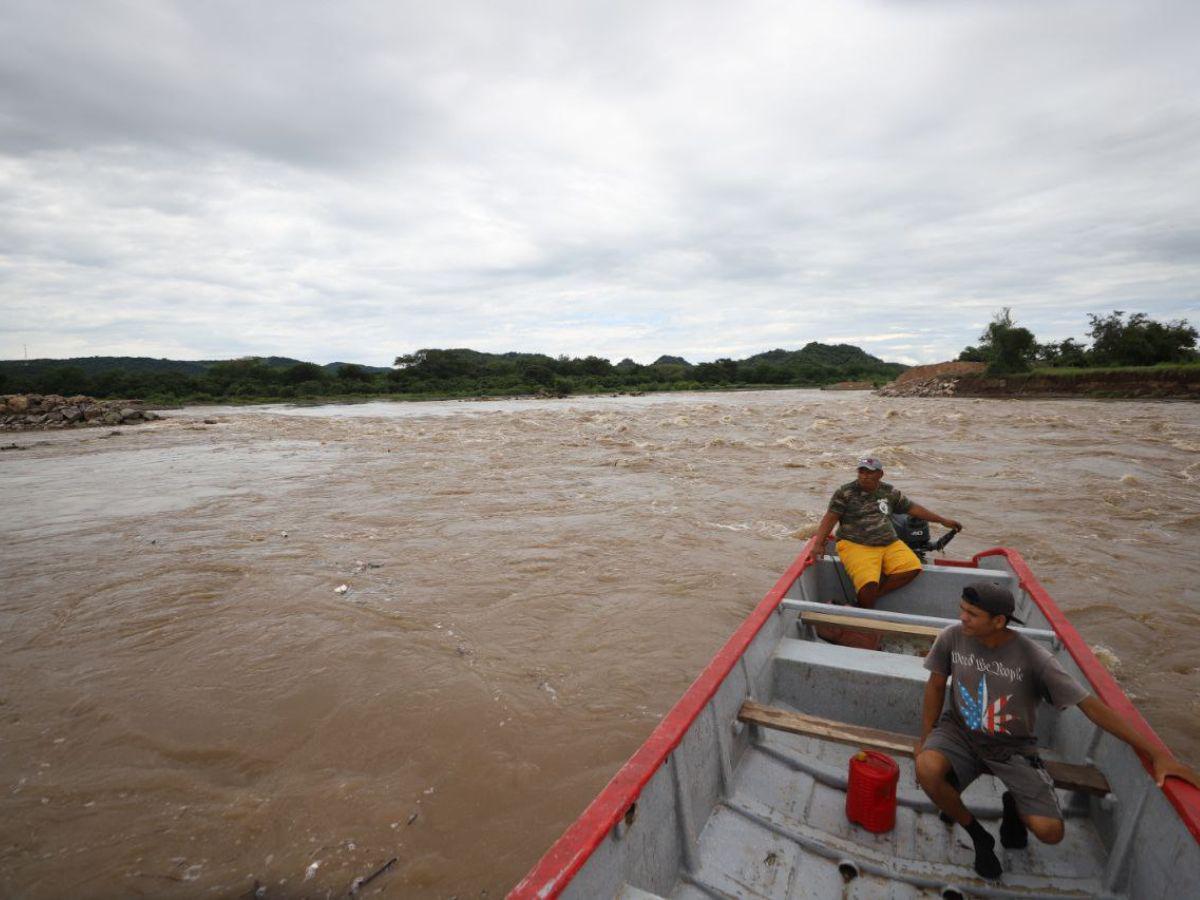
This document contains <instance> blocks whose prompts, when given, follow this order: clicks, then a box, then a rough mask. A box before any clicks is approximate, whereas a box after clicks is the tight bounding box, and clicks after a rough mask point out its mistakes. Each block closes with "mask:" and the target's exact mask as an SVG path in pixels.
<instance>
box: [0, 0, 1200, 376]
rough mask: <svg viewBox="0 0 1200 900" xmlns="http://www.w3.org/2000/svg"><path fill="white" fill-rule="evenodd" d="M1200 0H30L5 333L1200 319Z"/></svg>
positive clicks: (679, 332)
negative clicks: (1092, 316)
mask: <svg viewBox="0 0 1200 900" xmlns="http://www.w3.org/2000/svg"><path fill="white" fill-rule="evenodd" d="M1198 45H1200V4H1197V3H1195V2H1192V0H1185V2H1146V0H1139V2H1128V3H1104V2H1097V0H1091V2H1063V3H1055V2H1045V0H1039V2H995V3H983V2H962V0H957V2H945V3H943V2H934V0H927V2H917V0H910V2H862V0H858V2H855V0H828V2H805V3H794V2H772V3H764V2H742V3H738V4H731V3H725V2H722V3H703V2H679V3H669V2H647V0H642V2H629V3H621V2H613V0H606V2H596V3H568V2H544V3H520V2H479V3H453V2H448V3H442V4H430V3H402V2H386V3H385V2H371V3H368V2H346V0H340V2H336V3H334V2H326V3H315V2H282V0H280V2H251V3H247V2H245V0H241V2H203V3H197V2H178V3H168V2H160V3H151V2H138V0H128V2H102V0H89V2H78V3H73V2H59V0H30V2H22V0H6V2H5V3H4V4H3V5H0V47H3V50H2V51H0V307H2V312H3V320H2V321H3V325H2V326H0V357H2V358H20V357H21V355H22V354H23V353H24V352H25V346H26V345H28V353H29V356H30V357H31V358H32V357H65V356H84V355H147V356H167V357H173V358H226V357H231V356H242V355H249V354H255V355H268V354H280V355H287V356H293V357H298V358H303V359H309V360H313V361H316V362H329V361H332V360H353V361H357V362H364V363H372V364H376V365H386V364H390V363H391V361H392V359H393V358H394V357H395V356H396V355H398V354H400V353H407V352H411V351H413V350H415V349H417V348H420V347H452V346H454V347H472V348H475V349H479V350H488V351H506V350H524V351H540V352H546V353H551V354H559V353H566V354H570V355H585V354H591V353H595V354H598V355H601V356H606V357H609V358H610V359H613V360H614V361H616V360H617V359H620V358H621V357H625V356H631V357H633V358H634V359H637V360H639V361H642V362H649V361H651V360H653V359H654V358H655V357H657V356H658V355H659V354H662V353H670V354H678V355H683V356H685V357H687V358H688V359H690V360H692V361H694V362H696V361H702V360H708V359H714V358H717V357H720V356H733V357H744V356H746V355H749V354H751V353H755V352H760V351H763V350H768V349H771V348H774V347H785V348H789V349H794V348H797V347H800V346H802V345H803V344H804V343H806V342H808V341H810V340H819V341H825V342H848V343H853V344H858V345H860V346H862V347H863V348H865V349H867V350H868V351H869V352H871V353H874V354H876V355H878V356H882V357H883V358H885V359H889V360H899V361H903V362H909V363H914V362H933V361H937V360H941V359H948V358H953V357H954V356H956V355H957V353H958V351H959V350H960V349H961V348H962V347H963V346H964V345H965V344H968V343H972V342H974V341H975V339H976V337H977V336H978V334H979V332H980V330H981V329H982V328H983V327H984V325H985V324H986V323H987V321H988V320H989V319H990V317H991V315H992V313H994V312H995V311H996V310H998V309H1000V308H1001V307H1004V306H1010V307H1012V309H1013V311H1014V315H1015V317H1016V318H1017V320H1018V322H1020V323H1021V324H1024V325H1026V326H1028V327H1030V328H1031V329H1032V330H1033V331H1034V332H1035V333H1036V334H1037V336H1038V337H1039V339H1041V340H1050V339H1061V338H1063V337H1068V336H1075V337H1082V336H1084V334H1085V332H1086V330H1087V314H1088V313H1089V312H1096V313H1105V312H1107V311H1109V310H1112V309H1124V310H1139V311H1144V312H1147V313H1149V314H1151V315H1152V316H1155V317H1156V318H1162V319H1174V318H1188V319H1190V320H1191V321H1192V322H1193V324H1200V300H1198V296H1200V290H1198V287H1200V190H1198V189H1197V186H1198V184H1200V53H1197V51H1196V47H1197V46H1198Z"/></svg>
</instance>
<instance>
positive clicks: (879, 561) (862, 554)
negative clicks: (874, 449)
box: [810, 456, 962, 609]
mask: <svg viewBox="0 0 1200 900" xmlns="http://www.w3.org/2000/svg"><path fill="white" fill-rule="evenodd" d="M892 513H908V514H909V515H912V516H916V517H918V518H921V519H925V520H926V521H927V522H938V523H940V524H942V525H945V526H946V527H947V528H953V529H954V530H955V531H960V530H961V529H962V525H961V524H959V523H958V522H957V521H956V520H954V519H947V518H945V517H944V516H939V515H938V514H937V513H935V512H934V511H933V510H930V509H926V508H925V507H924V506H921V505H920V504H918V503H913V502H912V501H911V500H909V499H908V498H907V497H905V496H904V494H902V493H901V492H900V491H899V490H897V489H896V488H894V487H892V486H891V485H890V484H888V483H887V482H885V481H884V480H883V463H881V462H880V461H879V460H878V459H876V458H875V457H874V456H864V457H863V458H862V459H860V460H859V461H858V478H857V479H855V480H854V481H851V482H849V483H847V484H843V485H842V486H841V487H840V488H838V489H837V490H836V491H834V492H833V497H832V498H831V499H830V501H829V510H828V512H826V513H825V515H824V517H822V519H821V524H820V525H818V526H817V533H816V536H815V538H814V540H813V542H812V545H811V547H812V549H811V556H810V558H815V557H817V556H820V555H821V554H823V553H824V552H825V542H826V541H827V540H828V539H829V534H830V532H831V531H833V527H834V526H835V525H836V526H837V529H838V542H837V551H838V556H839V557H841V560H842V565H843V566H844V567H845V569H846V573H847V574H848V575H849V576H850V580H851V581H853V582H854V590H855V593H856V594H857V595H858V605H859V606H863V607H866V608H868V609H870V608H871V607H873V606H874V605H875V601H877V600H878V599H879V598H880V597H882V596H883V595H884V594H886V593H888V592H889V591H894V590H896V588H899V587H903V586H904V585H906V584H908V583H909V582H910V581H912V580H913V579H914V578H916V577H917V576H918V575H920V574H921V561H920V560H919V559H917V555H916V554H915V553H913V552H912V550H911V549H909V547H908V545H907V544H905V543H904V542H903V541H902V540H900V539H899V538H898V537H897V536H896V529H895V528H894V527H893V526H892Z"/></svg>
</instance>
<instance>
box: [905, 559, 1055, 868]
mask: <svg viewBox="0 0 1200 900" xmlns="http://www.w3.org/2000/svg"><path fill="white" fill-rule="evenodd" d="M906 574H907V573H906ZM910 580H911V579H910ZM949 774H950V760H948V759H947V758H946V757H945V756H943V755H942V754H941V753H939V752H938V751H937V750H923V751H921V753H920V755H918V756H917V781H919V782H920V783H921V789H922V790H924V791H925V793H926V794H928V795H929V799H930V800H932V801H933V802H934V803H935V804H937V807H938V809H940V810H941V811H942V812H944V813H945V814H946V815H948V816H950V818H952V819H953V820H954V821H955V822H957V823H958V824H959V825H961V826H962V827H963V828H964V829H965V830H966V832H967V834H969V835H970V836H971V841H972V842H973V843H974V844H975V871H976V872H977V873H978V874H979V875H981V876H983V877H984V878H999V877H1000V873H1001V871H1002V869H1001V868H1000V860H999V858H997V856H996V850H995V847H996V839H995V838H994V837H992V836H991V835H990V834H988V832H987V829H986V828H984V827H983V826H982V825H980V824H979V822H978V820H976V818H975V817H974V816H973V815H971V811H970V810H969V809H967V808H966V806H964V805H963V802H962V794H961V793H959V791H958V789H957V788H955V787H954V786H953V785H952V784H950V782H949V781H947V780H946V776H948V775H949ZM1030 828H1031V829H1032V828H1033V826H1032V825H1030ZM1034 833H1035V834H1036V833H1037V832H1034Z"/></svg>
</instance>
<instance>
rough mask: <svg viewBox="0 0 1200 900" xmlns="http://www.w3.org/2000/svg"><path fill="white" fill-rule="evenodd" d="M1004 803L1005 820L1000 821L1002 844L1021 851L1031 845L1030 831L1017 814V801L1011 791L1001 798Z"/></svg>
mask: <svg viewBox="0 0 1200 900" xmlns="http://www.w3.org/2000/svg"><path fill="white" fill-rule="evenodd" d="M1000 799H1001V800H1002V801H1003V803H1004V818H1003V819H1002V820H1001V821H1000V843H1001V844H1003V845H1004V846H1005V847H1008V848H1009V849H1010V850H1020V849H1021V848H1022V847H1025V846H1028V844H1029V829H1027V828H1026V827H1025V823H1024V822H1022V821H1021V816H1020V815H1019V814H1018V813H1017V801H1016V800H1014V799H1013V795H1012V794H1011V793H1010V792H1009V791H1005V792H1004V796H1003V797H1001V798H1000Z"/></svg>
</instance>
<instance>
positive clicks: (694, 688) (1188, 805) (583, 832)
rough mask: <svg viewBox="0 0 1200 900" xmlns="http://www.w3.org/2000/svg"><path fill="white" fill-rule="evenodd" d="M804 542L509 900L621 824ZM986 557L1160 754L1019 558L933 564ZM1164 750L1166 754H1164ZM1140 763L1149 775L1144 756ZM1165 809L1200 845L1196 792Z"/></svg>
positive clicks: (573, 868)
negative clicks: (999, 565) (1002, 566)
mask: <svg viewBox="0 0 1200 900" xmlns="http://www.w3.org/2000/svg"><path fill="white" fill-rule="evenodd" d="M810 545H811V540H810V541H809V543H807V544H805V545H804V549H803V550H802V551H801V552H800V554H799V555H798V556H797V557H796V559H795V561H794V562H793V563H792V565H791V566H790V567H789V568H788V570H787V571H786V572H785V573H784V574H783V576H782V577H781V578H780V579H779V580H778V581H777V582H776V583H775V586H774V587H773V588H771V590H770V591H768V592H767V595H766V596H765V597H763V599H762V601H761V602H760V603H759V604H758V606H756V607H755V608H754V610H753V611H752V612H751V613H750V615H749V616H747V617H746V619H745V620H744V621H743V622H742V624H741V625H740V626H739V627H738V629H737V631H735V632H734V633H733V636H732V637H730V639H729V640H728V641H727V642H726V643H725V646H724V647H722V648H721V649H720V650H719V651H718V652H717V654H716V655H715V656H714V657H713V658H712V660H711V661H709V663H708V665H707V666H705V668H704V671H702V672H701V673H700V675H699V677H698V678H696V680H695V681H694V682H692V685H691V687H689V688H688V689H687V691H686V692H685V693H684V695H683V696H682V697H681V698H680V699H679V701H678V702H677V703H676V704H675V705H674V706H673V707H672V708H671V711H670V712H668V713H667V714H666V715H665V716H664V717H663V720H662V721H661V722H659V723H658V726H657V727H656V728H655V729H654V731H652V732H651V733H650V736H649V737H648V738H647V739H646V741H645V743H643V744H642V746H641V747H639V748H638V750H637V751H636V752H635V753H634V754H633V756H631V757H630V758H629V761H628V762H626V763H625V765H623V766H622V767H621V769H620V770H619V771H618V772H617V774H616V775H614V776H613V778H612V780H611V781H610V782H609V783H608V784H607V785H606V786H605V788H604V789H603V790H602V791H601V792H600V793H599V794H598V795H597V796H596V799H595V800H593V801H592V802H591V803H590V804H589V805H588V807H587V809H585V810H584V811H583V814H582V815H581V816H580V817H579V818H578V819H576V820H575V822H574V823H572V824H571V826H570V827H569V828H567V830H566V831H565V832H564V833H563V835H562V837H560V838H559V839H558V840H557V841H555V842H554V844H553V845H552V846H551V847H550V849H549V850H547V851H546V853H545V855H544V856H543V857H542V858H541V859H540V860H539V861H538V862H537V863H536V864H535V865H534V867H533V868H532V869H530V871H529V873H528V874H527V875H526V876H525V877H524V878H523V879H521V881H520V882H519V883H518V884H517V885H516V886H515V887H514V888H513V889H512V891H510V892H509V894H508V898H509V900H525V898H539V900H540V898H553V897H557V896H558V895H559V894H560V893H561V892H562V890H563V889H564V888H565V887H566V886H567V885H568V884H570V882H571V879H572V878H573V877H574V876H575V874H576V873H577V872H578V871H579V870H580V869H581V868H582V867H583V864H584V863H585V862H587V860H588V857H590V856H591V854H592V851H593V850H595V849H596V847H598V846H599V845H600V842H601V841H603V840H604V838H605V836H606V835H607V834H608V833H609V831H611V830H612V828H613V827H614V826H615V825H616V824H617V822H619V821H620V820H621V818H622V817H623V816H624V815H625V813H626V811H627V810H628V809H629V808H630V806H632V805H633V804H634V802H635V801H636V800H637V798H638V796H639V795H640V794H641V791H642V788H643V787H645V785H646V783H647V782H648V781H649V780H650V779H651V777H653V775H654V773H655V772H657V771H658V769H659V768H660V767H661V766H662V765H663V764H664V763H665V762H666V760H667V757H668V756H670V754H671V751H673V750H674V749H675V748H676V747H677V746H678V745H679V742H680V741H682V740H683V736H684V734H686V733H687V730H688V728H689V727H690V726H691V724H692V722H693V721H695V719H696V717H697V716H699V715H700V713H701V712H702V711H703V710H704V707H705V706H706V705H707V703H708V701H709V700H711V699H712V697H713V695H715V694H716V692H717V689H718V688H719V687H720V686H721V682H722V681H724V680H725V676H726V675H728V674H729V673H730V672H731V671H732V670H733V667H734V666H735V665H737V662H738V660H739V659H741V657H742V654H743V653H745V651H746V648H747V647H749V646H750V642H751V641H753V640H754V638H755V636H756V635H757V634H758V632H759V631H760V630H761V629H762V626H763V625H764V624H765V623H766V621H767V620H768V619H769V618H770V617H771V615H772V614H773V613H774V612H775V610H776V609H777V608H778V606H779V604H780V602H781V601H782V600H783V598H784V596H785V595H786V594H787V592H788V590H790V589H791V587H792V585H793V584H794V583H795V581H796V579H797V578H799V577H800V574H801V573H802V572H803V571H804V570H805V569H806V568H807V565H806V564H805V562H804V560H805V559H806V558H807V556H808V551H809V547H810ZM989 556H1003V557H1005V558H1006V559H1007V560H1008V563H1009V565H1010V566H1011V567H1012V570H1013V572H1014V573H1015V574H1016V576H1017V579H1018V583H1019V584H1020V586H1021V587H1022V588H1023V589H1024V590H1025V591H1026V592H1027V593H1028V594H1029V596H1030V597H1031V598H1033V601H1034V603H1036V604H1037V605H1038V608H1039V609H1041V611H1042V613H1043V614H1044V615H1045V616H1046V619H1047V620H1048V621H1049V623H1050V627H1051V628H1053V629H1054V631H1055V633H1056V634H1058V636H1059V638H1060V639H1061V640H1062V642H1063V646H1064V647H1066V649H1067V652H1068V653H1070V654H1071V658H1072V659H1074V660H1075V663H1076V664H1077V665H1078V666H1079V669H1080V671H1081V672H1082V673H1083V675H1084V677H1085V678H1087V680H1088V682H1089V683H1090V684H1091V686H1092V689H1093V690H1094V691H1095V692H1096V696H1097V697H1099V698H1100V699H1101V700H1103V701H1104V702H1105V703H1107V704H1108V705H1109V706H1111V707H1112V708H1113V709H1114V710H1116V711H1117V712H1118V713H1120V714H1121V715H1123V716H1125V717H1126V718H1127V719H1128V720H1129V721H1130V722H1131V723H1132V724H1133V726H1134V727H1135V728H1136V729H1137V730H1138V731H1139V732H1141V733H1142V735H1144V736H1145V737H1146V738H1147V739H1148V740H1150V741H1151V742H1153V743H1154V744H1156V745H1157V746H1159V747H1163V748H1164V749H1166V745H1165V744H1164V743H1163V742H1162V740H1161V739H1160V738H1159V737H1158V735H1157V734H1155V733H1154V730H1153V729H1152V728H1151V727H1150V726H1149V724H1148V723H1147V722H1146V720H1145V719H1143V718H1142V715H1141V713H1139V712H1138V711H1137V709H1136V707H1134V705H1133V703H1132V702H1131V701H1130V699H1129V698H1128V697H1127V696H1125V692H1124V691H1122V690H1121V688H1120V686H1119V685H1118V684H1117V682H1116V681H1115V680H1114V679H1113V677H1112V675H1110V674H1109V672H1108V670H1107V669H1105V668H1104V666H1102V665H1101V664H1100V662H1099V660H1097V659H1096V657H1095V656H1094V655H1093V653H1092V651H1091V649H1090V648H1089V647H1088V645H1087V644H1086V643H1085V642H1084V640H1083V637H1082V636H1081V635H1080V634H1079V632H1078V631H1077V630H1076V629H1075V626H1073V625H1072V624H1071V623H1070V621H1068V619H1067V617H1066V616H1065V615H1064V614H1063V612H1062V610H1060V609H1059V608H1058V604H1056V603H1055V602H1054V601H1053V600H1052V599H1050V595H1049V594H1047V593H1046V590H1045V588H1043V587H1042V586H1041V584H1040V583H1039V582H1038V580H1037V579H1036V578H1035V577H1034V575H1033V572H1032V571H1031V570H1030V568H1029V566H1028V565H1026V563H1025V560H1024V559H1023V558H1022V557H1021V555H1020V554H1019V553H1017V552H1016V551H1015V550H1009V549H1007V548H1004V547H995V548H993V549H991V550H985V551H984V552H982V553H977V554H975V556H974V557H972V558H971V560H970V561H969V562H967V561H960V560H942V559H939V560H936V563H937V564H938V565H952V566H962V567H975V568H977V567H978V565H979V560H981V559H983V558H985V557H989ZM1168 752H1170V751H1169V750H1168ZM1142 765H1143V766H1144V767H1145V768H1146V770H1147V772H1150V771H1151V770H1150V767H1149V765H1148V764H1147V761H1146V760H1145V759H1142ZM1163 791H1164V793H1166V795H1167V798H1168V799H1169V800H1170V802H1171V805H1172V806H1174V807H1175V809H1176V810H1177V811H1178V813H1179V816H1180V818H1182V819H1183V821H1184V824H1185V825H1186V826H1187V829H1188V831H1189V832H1191V834H1192V837H1193V838H1194V839H1195V840H1196V841H1197V842H1198V843H1200V790H1198V789H1196V788H1194V787H1192V786H1191V785H1190V784H1187V783H1186V782H1183V781H1180V780H1179V779H1171V780H1169V781H1168V782H1167V783H1166V785H1164V787H1163Z"/></svg>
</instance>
